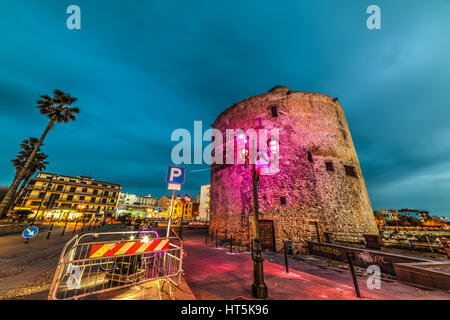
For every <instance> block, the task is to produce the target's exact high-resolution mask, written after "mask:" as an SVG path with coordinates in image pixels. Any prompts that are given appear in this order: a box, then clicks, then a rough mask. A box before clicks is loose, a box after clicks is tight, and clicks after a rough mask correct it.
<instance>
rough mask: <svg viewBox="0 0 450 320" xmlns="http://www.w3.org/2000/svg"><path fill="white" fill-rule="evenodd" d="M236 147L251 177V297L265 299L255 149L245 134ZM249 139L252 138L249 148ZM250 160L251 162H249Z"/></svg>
mask: <svg viewBox="0 0 450 320" xmlns="http://www.w3.org/2000/svg"><path fill="white" fill-rule="evenodd" d="M242 131H243V130H242ZM237 138H238V141H237V145H238V148H239V149H240V150H239V156H240V157H241V159H242V160H244V167H245V168H248V166H249V164H251V175H252V195H253V251H254V254H253V256H252V259H253V279H254V281H253V285H252V296H253V297H254V298H256V299H267V296H268V290H267V286H266V284H265V283H264V268H263V266H264V265H263V261H264V259H263V258H262V256H261V243H260V232H259V210H258V183H259V171H258V170H257V168H256V162H257V158H258V153H257V152H256V151H257V148H256V147H255V139H253V137H249V136H247V135H246V134H245V133H242V134H239V135H238V136H237ZM250 138H252V139H251V140H252V141H251V143H252V145H251V146H250ZM250 160H251V161H250Z"/></svg>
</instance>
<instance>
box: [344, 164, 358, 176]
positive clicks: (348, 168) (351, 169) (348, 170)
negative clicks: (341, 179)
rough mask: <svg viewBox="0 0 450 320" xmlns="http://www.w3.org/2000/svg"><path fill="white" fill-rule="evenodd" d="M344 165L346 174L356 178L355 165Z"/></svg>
mask: <svg viewBox="0 0 450 320" xmlns="http://www.w3.org/2000/svg"><path fill="white" fill-rule="evenodd" d="M344 167H345V174H346V175H347V176H349V177H355V178H356V171H355V167H352V166H344Z"/></svg>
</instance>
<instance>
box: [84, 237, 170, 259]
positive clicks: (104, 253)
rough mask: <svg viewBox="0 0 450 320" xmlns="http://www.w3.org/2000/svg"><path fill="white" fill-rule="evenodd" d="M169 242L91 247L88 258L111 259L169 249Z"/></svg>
mask: <svg viewBox="0 0 450 320" xmlns="http://www.w3.org/2000/svg"><path fill="white" fill-rule="evenodd" d="M169 244H170V240H169V239H166V240H150V241H147V242H120V243H106V244H95V245H92V248H91V253H90V255H89V257H90V258H98V257H111V256H119V255H123V254H132V253H143V252H152V251H161V250H167V249H169Z"/></svg>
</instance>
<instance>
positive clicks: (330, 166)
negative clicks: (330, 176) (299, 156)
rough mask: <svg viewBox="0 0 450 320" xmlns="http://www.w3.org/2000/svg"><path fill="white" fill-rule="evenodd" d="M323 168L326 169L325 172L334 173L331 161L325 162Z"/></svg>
mask: <svg viewBox="0 0 450 320" xmlns="http://www.w3.org/2000/svg"><path fill="white" fill-rule="evenodd" d="M325 167H326V168H327V171H334V165H333V162H331V161H325Z"/></svg>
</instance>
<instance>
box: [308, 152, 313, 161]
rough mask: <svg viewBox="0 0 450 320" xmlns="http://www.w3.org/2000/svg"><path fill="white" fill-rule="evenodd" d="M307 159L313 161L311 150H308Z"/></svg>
mask: <svg viewBox="0 0 450 320" xmlns="http://www.w3.org/2000/svg"><path fill="white" fill-rule="evenodd" d="M308 161H309V162H313V155H312V152H311V151H308Z"/></svg>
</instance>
